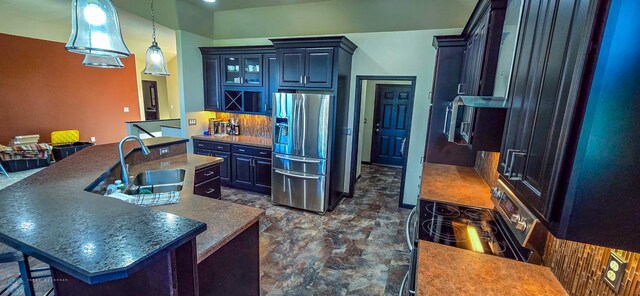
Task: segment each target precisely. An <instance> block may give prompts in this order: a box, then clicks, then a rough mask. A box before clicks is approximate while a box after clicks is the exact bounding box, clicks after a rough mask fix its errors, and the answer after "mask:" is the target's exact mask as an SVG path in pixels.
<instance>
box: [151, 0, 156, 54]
mask: <svg viewBox="0 0 640 296" xmlns="http://www.w3.org/2000/svg"><path fill="white" fill-rule="evenodd" d="M151 25H152V26H153V44H156V43H157V42H156V13H155V12H154V11H153V0H151Z"/></svg>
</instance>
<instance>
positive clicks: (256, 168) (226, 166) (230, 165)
mask: <svg viewBox="0 0 640 296" xmlns="http://www.w3.org/2000/svg"><path fill="white" fill-rule="evenodd" d="M193 143H194V148H195V149H194V152H195V154H200V155H207V156H216V157H220V158H222V159H224V161H223V162H222V163H220V164H219V166H220V173H219V175H220V178H219V183H220V184H221V185H223V186H228V187H234V188H239V189H244V190H249V191H254V192H260V193H267V194H269V193H271V158H270V157H271V150H270V149H264V148H257V147H253V146H245V145H240V144H227V143H219V142H214V141H203V140H195V139H194V141H193Z"/></svg>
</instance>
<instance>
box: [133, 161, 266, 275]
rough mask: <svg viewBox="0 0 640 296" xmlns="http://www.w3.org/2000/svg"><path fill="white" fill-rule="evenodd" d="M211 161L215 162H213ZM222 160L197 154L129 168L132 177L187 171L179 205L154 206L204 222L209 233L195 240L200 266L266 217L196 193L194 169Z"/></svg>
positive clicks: (199, 235) (242, 207)
mask: <svg viewBox="0 0 640 296" xmlns="http://www.w3.org/2000/svg"><path fill="white" fill-rule="evenodd" d="M212 159H216V160H215V161H212ZM221 161H222V159H221V158H217V157H209V156H202V155H195V154H181V155H177V156H172V157H169V158H164V159H159V160H154V161H151V162H145V163H142V164H139V165H135V166H132V167H130V168H129V172H130V174H131V175H136V174H137V173H140V172H143V171H147V170H159V169H167V168H171V169H184V170H185V171H186V173H185V178H184V184H183V189H182V191H180V202H179V203H177V204H172V205H164V206H157V207H153V209H157V210H160V211H163V212H166V213H171V214H175V215H178V216H180V217H186V218H190V219H193V220H197V221H201V222H204V223H206V224H207V230H206V231H205V232H203V233H201V234H198V237H197V239H196V244H197V249H198V263H199V262H201V261H202V260H204V259H206V258H207V257H209V255H211V254H212V253H213V252H215V251H217V250H218V249H219V248H221V247H222V246H224V245H225V244H226V243H227V242H229V241H230V240H231V239H233V238H234V237H236V236H237V235H238V234H240V233H242V232H243V231H245V230H246V229H247V228H249V226H251V225H253V224H254V223H255V222H257V221H258V219H260V217H261V216H262V215H263V214H264V211H263V210H261V209H258V208H254V207H250V206H244V205H239V204H234V203H231V202H226V201H221V200H217V199H212V198H208V197H203V196H199V195H195V194H193V186H194V184H193V182H194V175H195V170H197V169H199V168H203V167H206V166H209V165H212V164H216V163H220V162H221Z"/></svg>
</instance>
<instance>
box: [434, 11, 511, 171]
mask: <svg viewBox="0 0 640 296" xmlns="http://www.w3.org/2000/svg"><path fill="white" fill-rule="evenodd" d="M506 4H507V1H506V0H481V1H479V2H478V4H477V5H476V8H475V9H474V11H473V14H472V15H471V17H470V18H469V20H468V22H467V24H466V26H465V28H464V30H463V31H462V34H460V35H447V36H435V37H434V40H433V46H434V47H435V48H436V50H437V53H436V67H435V73H434V80H433V87H432V96H431V103H432V105H431V106H432V107H431V108H432V109H431V112H430V115H429V116H430V120H429V122H430V124H429V133H428V136H427V143H426V146H427V147H426V150H425V154H426V159H427V162H431V163H442V164H449V165H458V166H468V167H472V166H474V165H475V159H476V154H477V151H500V145H501V143H502V131H503V126H504V120H502V119H504V116H505V114H506V110H487V109H481V108H474V109H466V110H465V111H464V113H458V114H457V115H458V116H460V117H463V118H464V119H465V120H460V122H459V123H457V124H456V126H450V125H449V124H448V122H450V121H451V119H452V118H451V117H452V116H453V105H452V104H453V100H454V99H455V98H456V96H458V95H464V96H493V88H494V81H495V75H496V70H497V64H498V54H499V52H500V48H501V41H502V32H503V24H504V19H505V10H506ZM451 128H453V129H455V130H451ZM465 129H468V131H466V132H464V133H467V134H468V135H469V139H470V140H471V141H469V142H467V143H465V144H464V145H460V143H456V142H455V141H450V139H449V137H448V134H449V133H453V134H461V133H462V130H465Z"/></svg>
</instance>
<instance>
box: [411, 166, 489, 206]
mask: <svg viewBox="0 0 640 296" xmlns="http://www.w3.org/2000/svg"><path fill="white" fill-rule="evenodd" d="M420 198H421V199H427V200H430V201H439V202H448V203H455V204H460V205H465V206H472V207H479V208H486V209H493V202H492V201H491V192H490V188H489V186H487V183H485V182H484V180H483V179H482V178H481V177H480V175H478V173H477V172H476V170H475V169H474V168H470V167H460V166H453V165H445V164H435V163H424V165H423V167H422V184H421V186H420Z"/></svg>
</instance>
